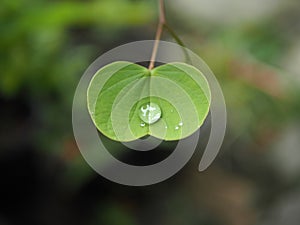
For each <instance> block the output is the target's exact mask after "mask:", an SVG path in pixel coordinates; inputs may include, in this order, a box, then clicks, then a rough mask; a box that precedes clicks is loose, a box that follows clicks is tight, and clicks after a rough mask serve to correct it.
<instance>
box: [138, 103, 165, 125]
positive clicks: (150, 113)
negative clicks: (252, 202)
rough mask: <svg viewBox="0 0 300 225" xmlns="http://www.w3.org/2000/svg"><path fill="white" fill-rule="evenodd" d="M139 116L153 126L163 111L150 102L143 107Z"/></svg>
mask: <svg viewBox="0 0 300 225" xmlns="http://www.w3.org/2000/svg"><path fill="white" fill-rule="evenodd" d="M139 116H140V118H141V119H142V120H143V121H144V122H145V123H148V124H153V123H155V122H157V121H158V120H159V119H160V117H161V109H160V107H159V106H158V105H157V104H155V103H152V102H150V103H147V104H144V105H142V106H141V108H140V110H139Z"/></svg>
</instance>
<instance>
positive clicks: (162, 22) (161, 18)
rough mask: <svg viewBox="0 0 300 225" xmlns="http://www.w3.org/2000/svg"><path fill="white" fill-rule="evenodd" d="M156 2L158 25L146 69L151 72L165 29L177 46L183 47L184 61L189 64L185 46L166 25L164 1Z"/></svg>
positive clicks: (189, 59)
mask: <svg viewBox="0 0 300 225" xmlns="http://www.w3.org/2000/svg"><path fill="white" fill-rule="evenodd" d="M158 1H159V23H158V26H157V31H156V35H155V42H154V47H153V51H152V56H151V60H150V64H149V68H148V69H149V70H152V69H153V68H154V65H155V59H156V56H157V50H158V45H159V41H160V39H161V35H162V32H163V29H164V28H165V29H167V31H168V32H169V34H171V36H172V37H173V38H174V39H175V41H176V42H177V44H179V45H180V46H181V47H183V51H184V54H185V57H186V60H187V61H190V62H191V58H190V56H189V54H188V52H187V50H186V48H185V45H184V44H183V42H182V41H181V40H180V38H179V37H178V36H177V35H176V33H175V32H174V31H173V30H172V28H171V27H170V26H169V25H168V24H167V21H166V12H165V4H164V0H158Z"/></svg>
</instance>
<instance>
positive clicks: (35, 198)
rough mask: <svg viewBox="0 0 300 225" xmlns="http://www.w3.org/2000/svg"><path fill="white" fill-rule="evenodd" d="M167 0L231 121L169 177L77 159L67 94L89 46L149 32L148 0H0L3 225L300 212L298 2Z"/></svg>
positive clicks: (199, 223)
mask: <svg viewBox="0 0 300 225" xmlns="http://www.w3.org/2000/svg"><path fill="white" fill-rule="evenodd" d="M166 8H167V19H168V21H169V23H170V24H171V26H172V27H173V28H174V29H175V30H176V31H177V33H178V35H179V36H181V37H182V39H183V40H184V42H185V43H186V46H187V47H188V48H190V49H192V50H193V51H194V52H196V53H197V54H199V55H200V56H201V57H202V58H203V59H204V60H205V61H206V62H207V64H208V65H209V66H210V67H211V69H212V70H213V71H214V73H215V75H216V77H217V78H218V80H219V82H220V84H221V86H222V89H223V92H224V96H225V99H226V104H227V110H228V130H227V134H226V138H225V141H224V145H223V147H222V150H221V152H220V154H219V156H218V157H217V159H216V161H215V162H214V163H213V165H212V166H211V167H210V168H209V169H208V170H206V171H205V172H202V173H198V172H197V165H198V163H199V160H200V158H201V151H200V153H197V154H196V155H195V157H194V158H193V160H192V161H191V162H189V163H188V165H187V166H186V167H185V168H184V169H183V170H182V171H181V172H179V173H178V174H177V175H176V176H174V177H172V178H171V179H169V180H167V181H165V182H162V183H160V184H157V185H154V186H149V187H140V188H136V187H126V186H122V185H118V184H114V183H112V182H110V181H107V180H106V179H104V178H102V177H100V176H99V175H98V174H96V173H95V172H94V171H93V170H92V169H91V168H90V167H89V166H88V165H87V163H86V162H85V161H84V160H83V158H82V156H81V155H80V152H79V150H78V149H77V147H76V144H75V141H74V138H73V134H72V124H71V107H72V100H73V94H74V92H75V88H76V86H77V83H78V81H79V79H80V77H81V75H82V74H83V73H84V71H85V69H86V68H87V67H88V66H89V64H90V63H91V62H92V61H93V60H94V59H96V58H97V57H98V56H99V55H101V54H102V53H104V52H105V51H108V50H110V49H111V48H114V47H117V46H118V45H121V44H125V43H127V42H131V41H137V40H144V39H153V37H154V34H155V29H156V23H157V2H156V1H155V0H151V1H149V0H148V1H146V0H87V1H83V0H77V1H75V0H60V1H58V0H52V1H50V0H27V1H25V0H2V1H1V4H0V149H1V151H0V179H1V186H0V225H18V224H22V225H24V224H26V225H27V224H29V225H69V224H73V225H81V224H84V225H102V224H103V225H140V224H143V225H153V224H155V225H182V224H185V225H186V224H189V225H282V224H284V225H294V224H295V225H299V223H300V222H299V221H300V154H299V153H300V120H299V113H300V38H299V36H300V2H299V1H298V0H263V1H261V0H253V1H245V0H216V1H209V0H184V1H183V0H169V1H166ZM164 40H169V41H171V40H172V39H171V38H170V37H169V36H168V35H167V34H166V35H165V36H164ZM166 146H167V150H168V145H166ZM114 148H118V145H117V147H114ZM199 148H201V147H199ZM160 154H165V153H164V152H161V153H160V152H159V151H158V153H156V155H151V156H149V157H148V156H142V157H140V156H139V157H136V156H135V155H134V156H132V155H130V154H128V155H127V156H125V158H126V160H129V161H134V160H140V159H142V160H143V162H144V163H147V162H150V161H151V160H152V161H153V160H154V161H155V159H158V158H159V157H160Z"/></svg>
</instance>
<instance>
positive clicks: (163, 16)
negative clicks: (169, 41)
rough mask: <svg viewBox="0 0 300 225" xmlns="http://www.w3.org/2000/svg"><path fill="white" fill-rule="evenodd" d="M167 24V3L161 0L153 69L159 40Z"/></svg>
mask: <svg viewBox="0 0 300 225" xmlns="http://www.w3.org/2000/svg"><path fill="white" fill-rule="evenodd" d="M165 24H166V13H165V4H164V0H159V23H158V26H157V31H156V36H155V42H154V47H153V51H152V56H151V60H150V64H149V70H152V69H153V68H154V65H155V59H156V55H157V50H158V45H159V41H160V39H161V35H162V32H163V29H164V25H165Z"/></svg>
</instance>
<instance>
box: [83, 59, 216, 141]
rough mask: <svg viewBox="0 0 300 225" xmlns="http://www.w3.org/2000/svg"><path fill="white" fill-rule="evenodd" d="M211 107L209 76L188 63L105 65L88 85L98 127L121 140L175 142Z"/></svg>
mask: <svg viewBox="0 0 300 225" xmlns="http://www.w3.org/2000/svg"><path fill="white" fill-rule="evenodd" d="M209 106H210V89H209V85H208V82H207V80H206V79H205V77H204V76H203V74H202V73H201V72H200V71H199V70H198V69H196V68H195V67H193V66H191V65H188V64H185V63H177V62H176V63H169V64H165V65H162V66H159V67H156V68H154V69H153V70H151V71H149V70H148V69H147V68H145V67H142V66H140V65H137V64H134V63H130V62H114V63H112V64H109V65H107V66H105V67H103V68H101V69H100V70H99V71H98V72H97V73H96V74H95V75H94V77H93V79H92V80H91V82H90V85H89V87H88V110H89V113H90V115H91V118H92V120H93V122H94V124H95V126H96V127H97V128H98V130H99V131H100V132H101V133H103V134H104V135H106V136H107V137H109V138H111V139H113V140H116V141H123V142H126V141H133V140H136V139H138V138H141V137H144V136H146V135H151V136H154V137H157V138H159V139H163V140H167V141H171V140H179V139H182V138H185V137H188V136H190V135H191V134H193V133H194V132H195V131H196V130H197V129H199V127H200V126H201V125H202V124H203V122H204V120H205V118H206V117H207V115H208V112H209Z"/></svg>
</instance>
